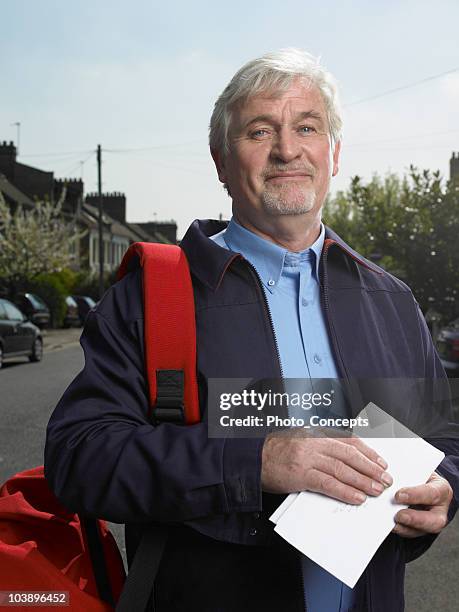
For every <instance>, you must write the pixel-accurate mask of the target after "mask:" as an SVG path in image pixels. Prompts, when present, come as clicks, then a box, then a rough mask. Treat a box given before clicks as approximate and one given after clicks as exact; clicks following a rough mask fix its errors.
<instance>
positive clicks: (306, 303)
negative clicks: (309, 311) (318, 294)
mask: <svg viewBox="0 0 459 612" xmlns="http://www.w3.org/2000/svg"><path fill="white" fill-rule="evenodd" d="M301 303H302V304H303V306H307V305H308V304H309V302H308V300H307V299H306V298H303V299H302V300H301Z"/></svg>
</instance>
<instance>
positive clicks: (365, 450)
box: [347, 436, 388, 470]
mask: <svg viewBox="0 0 459 612" xmlns="http://www.w3.org/2000/svg"><path fill="white" fill-rule="evenodd" d="M347 444H352V445H353V446H355V447H356V448H358V449H359V451H360V452H361V453H362V454H363V455H365V457H367V458H368V459H370V460H371V461H373V463H377V464H378V465H379V466H380V467H381V468H382V469H383V470H387V467H388V466H387V461H385V459H383V457H381V456H380V455H378V453H377V452H376V451H375V450H374V449H373V448H370V447H369V446H368V445H367V444H365V442H364V441H363V440H362V439H361V438H358V437H357V436H354V437H352V438H349V440H347Z"/></svg>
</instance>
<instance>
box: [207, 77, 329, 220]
mask: <svg viewBox="0 0 459 612" xmlns="http://www.w3.org/2000/svg"><path fill="white" fill-rule="evenodd" d="M229 140H230V152H229V153H228V154H227V155H226V156H224V157H222V156H220V155H218V154H215V153H214V160H215V163H216V165H217V170H218V174H219V178H220V181H222V182H224V183H226V184H227V185H228V187H229V190H230V192H231V197H232V198H233V213H234V214H235V215H236V217H238V218H239V219H240V220H244V219H245V220H248V221H249V222H250V223H251V224H253V225H255V226H257V225H258V223H257V220H258V221H260V220H261V219H262V218H263V217H266V216H271V217H273V216H280V215H304V214H308V213H309V214H310V215H312V216H316V215H317V214H319V215H320V210H321V208H322V205H323V202H324V200H325V197H326V195H327V192H328V187H329V183H330V177H331V176H332V175H333V176H334V175H335V174H336V173H337V172H338V157H339V143H338V144H336V145H335V146H334V147H333V148H332V145H331V139H330V135H329V125H328V120H327V113H326V110H325V105H324V102H323V100H322V96H321V94H320V92H319V90H318V89H317V87H315V86H308V84H304V82H301V81H300V80H299V79H298V80H296V81H294V82H293V84H292V86H291V87H290V88H289V89H288V90H287V91H286V92H283V93H282V94H281V95H277V96H276V97H273V95H272V94H271V93H266V94H260V95H257V96H253V97H251V98H249V99H248V100H247V101H246V102H245V104H243V105H239V106H236V108H235V109H234V111H233V121H232V125H231V129H230V134H229Z"/></svg>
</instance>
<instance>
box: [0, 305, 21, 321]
mask: <svg viewBox="0 0 459 612" xmlns="http://www.w3.org/2000/svg"><path fill="white" fill-rule="evenodd" d="M3 304H4V306H5V310H6V316H7V318H8V319H9V320H10V321H24V316H23V314H22V312H21V311H20V310H19V308H16V306H13V304H11V302H3Z"/></svg>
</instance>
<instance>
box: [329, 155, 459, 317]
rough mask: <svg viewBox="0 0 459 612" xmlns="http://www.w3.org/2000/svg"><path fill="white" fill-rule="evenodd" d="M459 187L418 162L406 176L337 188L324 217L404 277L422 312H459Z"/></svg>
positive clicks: (356, 245) (454, 314) (368, 254)
mask: <svg viewBox="0 0 459 612" xmlns="http://www.w3.org/2000/svg"><path fill="white" fill-rule="evenodd" d="M458 213H459V189H458V186H457V185H456V184H455V183H448V184H446V185H444V184H443V182H442V179H441V177H440V174H439V173H438V172H430V171H428V170H424V171H422V172H420V171H419V170H417V169H416V168H414V167H411V168H410V171H409V174H408V175H407V176H405V177H404V178H403V179H402V180H401V179H399V178H398V177H397V176H395V175H392V174H390V175H388V176H386V177H385V178H384V179H381V178H380V177H378V176H377V175H375V176H374V177H373V178H372V179H371V181H369V182H368V183H364V182H363V181H362V179H361V178H360V177H358V176H356V177H354V178H353V179H352V181H351V185H350V187H349V189H348V190H347V191H345V192H338V193H337V194H336V196H335V197H334V198H333V199H332V200H331V201H330V203H329V204H328V206H327V208H326V212H325V215H324V217H325V222H326V223H327V224H328V225H330V226H331V227H332V228H333V229H335V231H337V232H338V234H340V236H341V237H342V238H343V239H344V240H345V241H346V242H348V243H349V244H350V245H351V246H352V247H354V248H355V249H357V250H358V251H360V252H361V253H362V254H363V255H365V256H366V257H367V258H369V259H372V260H373V261H375V262H377V263H378V264H379V265H381V266H382V267H383V268H385V269H386V270H388V271H389V272H391V273H392V274H394V275H395V276H398V277H399V278H401V279H402V280H404V281H405V282H406V283H408V285H410V287H411V288H412V289H413V292H414V294H415V296H416V298H417V300H418V301H419V303H420V305H421V308H422V309H423V311H424V312H425V311H427V310H428V309H429V308H430V307H433V308H434V309H435V310H436V311H438V312H439V313H440V314H441V315H442V317H443V319H444V322H446V321H449V320H451V319H453V318H454V317H457V316H459V305H458V302H457V297H458V295H457V293H458V291H459V250H458V249H457V248H456V242H457V239H458V237H459V214H458Z"/></svg>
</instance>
